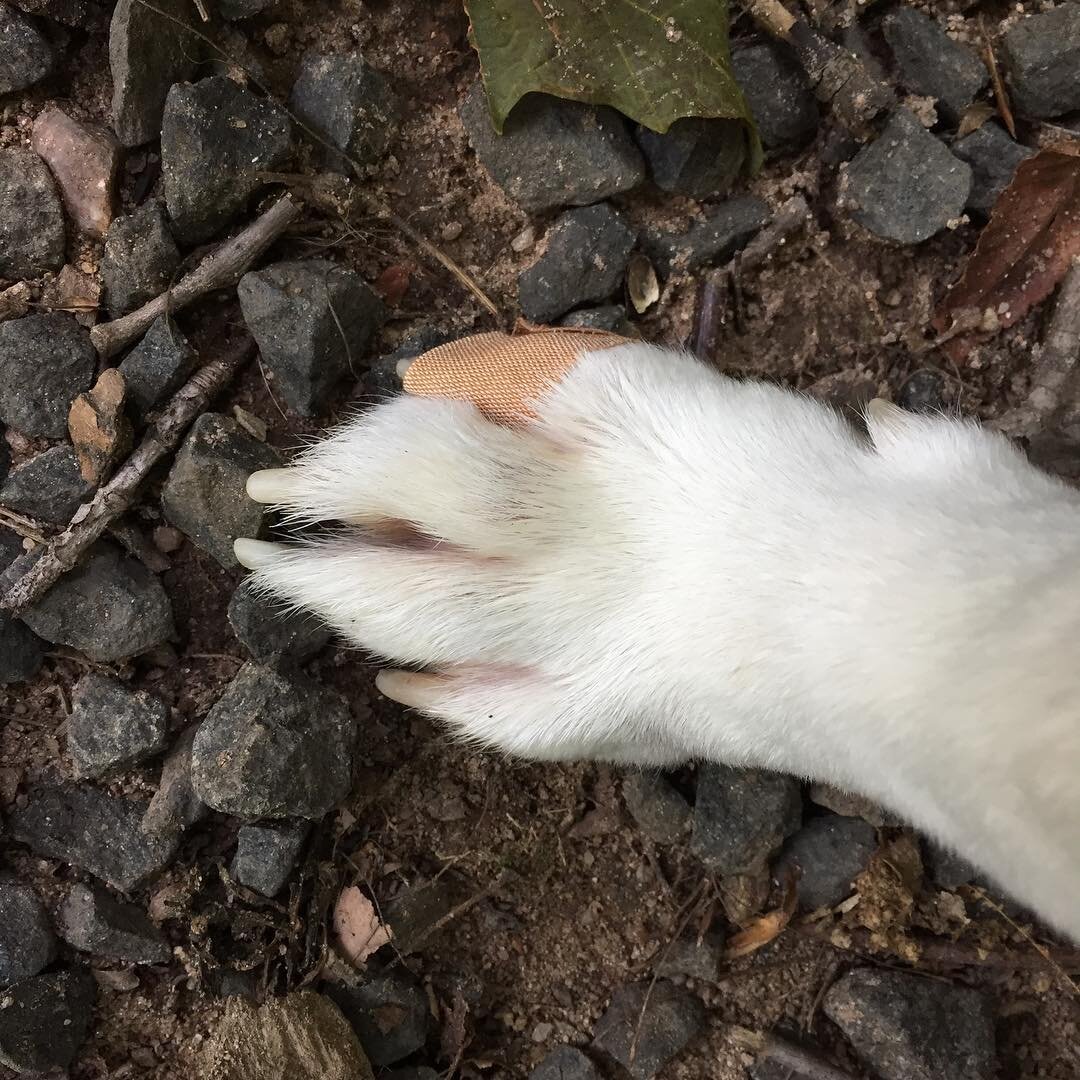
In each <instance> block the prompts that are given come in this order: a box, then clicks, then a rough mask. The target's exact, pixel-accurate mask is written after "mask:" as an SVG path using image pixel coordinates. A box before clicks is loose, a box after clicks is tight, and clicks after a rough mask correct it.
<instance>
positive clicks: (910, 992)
mask: <svg viewBox="0 0 1080 1080" xmlns="http://www.w3.org/2000/svg"><path fill="white" fill-rule="evenodd" d="M822 1009H823V1011H824V1012H825V1015H826V1016H827V1017H828V1018H829V1019H830V1020H831V1021H832V1022H833V1023H834V1024H836V1025H837V1027H839V1028H840V1030H841V1031H842V1032H843V1033H844V1035H845V1036H846V1037H847V1039H848V1041H849V1042H850V1043H851V1045H852V1047H853V1048H854V1050H855V1053H856V1054H857V1055H858V1057H859V1058H860V1059H861V1061H862V1062H863V1063H864V1064H865V1065H866V1066H867V1068H868V1069H869V1070H870V1071H871V1072H873V1073H874V1074H875V1075H877V1076H880V1077H881V1080H990V1078H991V1077H994V1076H996V1075H997V1068H996V1062H995V1048H994V1017H993V1011H992V1009H991V1007H990V1002H989V1001H988V1000H987V999H986V998H985V997H984V996H983V995H982V993H980V992H979V991H978V990H971V989H968V988H967V987H963V986H954V985H950V984H948V983H942V982H938V981H936V980H935V981H931V980H930V979H924V978H921V977H920V976H918V975H909V974H907V973H906V972H901V971H887V970H885V969H872V968H856V969H855V970H854V971H849V972H848V973H847V974H846V975H844V976H843V977H842V978H840V979H838V980H837V981H836V982H835V983H833V985H832V987H831V988H830V989H829V991H828V993H827V994H826V995H825V998H824V1001H823V1002H822Z"/></svg>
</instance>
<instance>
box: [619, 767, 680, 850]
mask: <svg viewBox="0 0 1080 1080" xmlns="http://www.w3.org/2000/svg"><path fill="white" fill-rule="evenodd" d="M622 793H623V800H624V801H625V802H626V809H627V810H629V811H630V816H631V817H632V818H633V819H634V821H636V822H637V825H638V828H639V829H641V831H642V832H643V833H645V835H646V836H648V837H649V838H650V839H652V840H655V841H656V842H657V843H658V844H674V843H675V842H676V841H677V840H679V838H680V837H681V836H682V835H683V833H684V832H686V826H687V824H688V823H689V821H690V807H689V805H688V804H687V802H686V800H685V799H684V798H683V797H682V796H681V795H680V794H679V793H678V791H676V790H675V787H674V785H673V784H672V783H671V781H669V780H667V779H666V778H665V777H663V776H661V775H660V774H659V773H652V772H639V773H631V774H630V775H629V776H627V777H626V778H625V779H624V780H623V783H622Z"/></svg>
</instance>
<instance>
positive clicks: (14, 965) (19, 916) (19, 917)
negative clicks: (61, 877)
mask: <svg viewBox="0 0 1080 1080" xmlns="http://www.w3.org/2000/svg"><path fill="white" fill-rule="evenodd" d="M55 959H56V937H55V936H54V935H53V931H52V925H51V924H50V922H49V916H48V915H47V914H46V912H45V907H44V905H43V904H42V902H41V901H40V900H39V899H38V895H37V893H36V892H34V890H33V889H31V888H30V886H29V885H22V884H20V883H19V882H16V881H8V880H3V879H0V990H2V989H3V988H4V987H5V986H11V985H12V983H17V982H21V981H22V980H23V979H29V978H30V977H31V976H33V975H37V974H38V973H39V972H40V971H42V970H43V969H45V968H46V967H48V966H49V964H51V963H52V962H53V960H55ZM2 998H3V994H2V993H0V999H2Z"/></svg>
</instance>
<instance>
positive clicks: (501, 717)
mask: <svg viewBox="0 0 1080 1080" xmlns="http://www.w3.org/2000/svg"><path fill="white" fill-rule="evenodd" d="M539 411H540V419H539V420H538V421H537V422H535V423H534V424H531V425H530V426H529V427H528V428H527V429H525V430H521V431H510V430H507V429H505V428H500V427H497V426H495V425H492V424H490V423H488V422H487V421H485V420H484V419H483V418H482V417H481V416H480V414H479V413H478V412H477V411H476V410H475V409H473V408H472V407H471V406H468V405H465V404H462V403H460V402H448V401H442V400H433V399H423V398H401V399H398V400H396V401H394V402H392V403H390V404H388V405H384V406H380V407H378V408H376V409H373V410H371V411H370V412H367V413H365V414H363V415H362V416H360V417H359V418H357V419H356V420H355V421H353V422H352V423H350V424H349V425H347V426H346V427H344V428H342V429H341V430H339V431H338V432H336V433H335V434H333V435H332V436H331V437H330V438H329V439H327V440H326V441H325V442H323V443H320V444H318V445H316V446H314V447H313V448H311V449H310V450H309V451H307V452H306V453H305V454H303V455H302V456H301V458H300V459H299V460H298V462H297V463H296V464H295V465H294V466H293V467H292V468H290V469H288V470H274V471H273V472H271V473H269V474H256V475H255V476H253V477H252V479H251V482H250V486H249V490H250V492H251V494H252V496H253V497H255V498H259V499H262V500H264V501H272V502H275V503H279V504H281V505H282V506H283V508H284V509H285V510H287V511H289V512H290V513H292V514H293V515H294V516H295V517H296V518H297V519H300V520H327V519H339V520H341V521H344V522H347V523H350V525H351V527H350V528H349V529H348V531H347V532H346V533H345V535H343V536H340V537H338V538H336V539H334V540H332V541H323V542H319V543H314V544H307V545H296V546H291V547H281V546H279V545H269V546H267V545H258V546H256V547H251V546H249V545H250V542H247V541H241V542H238V547H237V556H238V558H240V560H241V562H243V563H245V565H248V566H250V567H251V568H252V569H253V570H254V571H255V575H256V581H257V582H259V583H261V584H262V585H263V586H264V587H265V588H266V589H268V590H269V591H271V592H273V593H274V594H275V595H277V596H280V597H282V598H284V599H286V600H288V601H291V602H292V603H294V604H296V605H299V606H303V607H305V608H310V609H312V610H314V611H316V612H318V613H319V614H320V615H322V617H323V618H325V619H326V620H327V621H328V622H329V623H331V624H332V625H333V626H335V627H336V628H337V629H338V630H339V631H340V632H341V633H342V634H343V635H345V636H346V637H347V638H348V639H349V640H351V641H353V642H354V643H356V644H358V645H361V646H363V647H365V648H367V649H369V650H371V651H373V652H376V653H378V654H380V655H382V656H386V657H388V658H391V659H393V660H394V661H397V662H399V663H407V664H419V665H425V666H428V667H432V668H434V669H436V671H437V672H438V673H439V677H437V678H421V679H417V678H415V677H412V676H409V675H406V674H403V673H389V674H387V675H385V676H384V677H383V685H384V687H385V688H386V689H387V691H388V692H389V693H390V694H391V695H392V696H395V697H400V698H401V699H402V700H404V701H406V702H407V703H409V704H412V705H414V706H417V707H420V708H422V709H423V710H424V711H425V712H428V713H431V714H432V715H434V716H438V717H441V718H443V719H444V720H446V721H447V722H448V723H449V724H450V725H451V726H452V727H453V728H454V729H455V730H456V731H458V732H460V733H461V734H462V735H463V736H464V737H466V738H468V739H471V740H474V741H477V742H480V743H483V744H485V745H490V746H493V747H497V748H500V749H502V750H504V751H506V752H508V753H513V754H518V755H522V756H525V757H532V758H542V759H554V758H571V757H573V758H604V759H606V760H613V761H624V762H630V761H634V762H642V763H654V764H672V763H674V762H676V761H680V760H685V759H690V758H712V759H717V760H722V761H727V762H731V763H736V764H740V763H742V764H756V765H762V766H766V767H769V768H775V769H782V770H785V771H788V772H792V773H795V774H797V775H800V776H804V777H812V778H814V779H817V780H823V781H827V782H829V783H832V784H836V785H838V786H841V787H846V788H848V789H851V790H855V791H859V792H862V793H864V794H866V795H869V796H871V797H873V798H876V799H878V800H880V801H881V802H882V803H884V804H885V805H887V806H889V807H891V808H893V809H894V810H895V811H897V812H898V813H900V814H901V815H903V816H904V817H906V818H907V819H908V820H910V821H912V822H913V823H915V824H917V825H919V826H920V827H922V828H923V829H925V830H927V831H928V832H930V833H931V834H933V835H934V836H936V837H937V838H938V839H939V840H940V841H942V842H944V843H946V844H948V845H950V846H952V847H954V848H956V849H957V850H959V851H960V852H961V853H962V854H964V855H966V856H967V857H968V858H970V859H971V860H972V861H974V862H975V863H977V864H978V865H980V866H982V867H984V868H985V869H986V870H987V871H988V872H990V873H991V874H992V875H993V876H994V877H996V878H997V879H998V880H999V881H1000V882H1001V884H1002V885H1004V886H1005V887H1006V888H1007V889H1008V890H1010V891H1011V892H1012V893H1013V894H1014V895H1015V896H1017V897H1018V898H1019V899H1021V900H1023V901H1025V902H1027V903H1028V904H1030V905H1031V906H1032V907H1034V908H1035V909H1036V910H1037V911H1039V912H1040V913H1041V914H1042V915H1043V916H1044V917H1045V918H1046V919H1047V920H1048V921H1050V922H1051V923H1053V924H1054V925H1056V926H1057V927H1058V928H1059V929H1061V930H1064V931H1067V932H1068V933H1070V934H1072V935H1073V936H1074V937H1078V938H1080V907H1078V905H1077V904H1076V901H1075V897H1076V896H1078V895H1080V783H1078V782H1077V771H1078V766H1080V666H1078V665H1077V663H1076V659H1075V657H1074V653H1075V651H1076V649H1077V641H1078V640H1080V592H1078V588H1080V561H1078V555H1080V497H1078V495H1077V493H1076V492H1074V491H1072V490H1071V489H1069V488H1067V487H1066V486H1064V485H1063V484H1061V483H1060V482H1058V481H1057V480H1055V479H1053V478H1051V477H1048V476H1046V475H1044V474H1042V473H1040V472H1038V471H1037V470H1036V469H1034V468H1033V467H1032V466H1030V465H1029V464H1028V463H1027V462H1026V461H1025V460H1024V459H1023V458H1022V457H1021V455H1020V454H1019V453H1017V452H1016V451H1015V450H1014V449H1013V448H1012V447H1011V446H1010V445H1009V444H1008V443H1007V442H1006V441H1005V440H1003V439H1001V438H999V437H997V436H995V435H993V434H990V433H988V432H985V431H982V430H980V429H979V428H977V427H975V426H972V425H969V424H965V423H960V422H957V421H951V420H946V419H942V418H928V417H921V416H913V415H910V414H907V413H903V412H901V411H900V410H896V409H892V408H885V409H878V408H874V409H872V410H870V411H869V414H868V418H867V421H868V427H869V430H870V436H871V440H872V441H870V442H867V441H866V440H864V439H863V438H861V437H860V436H858V435H857V434H855V433H854V432H853V431H852V429H851V428H850V427H849V425H848V424H847V423H845V422H844V421H843V420H842V419H841V418H839V417H838V416H837V415H836V414H834V413H833V412H832V411H830V410H828V409H826V408H824V407H822V406H820V405H818V404H815V403H813V402H811V401H809V400H807V399H805V398H802V397H800V396H797V395H795V394H792V393H789V392H787V391H784V390H780V389H778V388H776V387H772V386H767V385H764V384H760V383H738V382H734V381H732V380H730V379H726V378H724V377H722V376H720V375H718V374H717V373H715V372H714V371H712V370H711V369H709V368H706V367H705V366H703V365H701V364H699V363H697V362H696V361H695V360H693V359H691V358H690V357H687V356H684V355H681V354H677V353H672V352H668V351H664V350H661V349H657V348H652V347H650V346H646V345H627V346H623V347H621V348H619V349H613V350H609V351H606V352H599V353H592V354H587V355H586V356H585V357H583V358H582V360H581V361H580V362H579V363H578V364H577V365H576V366H575V367H574V369H573V370H572V371H571V372H570V374H569V375H568V376H567V377H566V378H565V379H564V380H563V381H562V383H560V384H559V385H558V386H557V387H555V388H554V389H553V390H552V391H551V393H550V394H549V396H548V397H547V398H546V399H545V401H544V402H543V403H542V406H541V408H540V410H539ZM388 521H389V522H400V523H407V525H408V527H409V529H410V530H411V532H412V533H414V537H415V538H416V539H418V540H419V542H418V543H396V542H394V541H393V540H388V539H387V537H386V536H385V535H383V534H380V533H379V532H378V531H377V527H378V526H380V525H381V524H383V523H386V522H388ZM373 527H375V528H376V531H372V528H373Z"/></svg>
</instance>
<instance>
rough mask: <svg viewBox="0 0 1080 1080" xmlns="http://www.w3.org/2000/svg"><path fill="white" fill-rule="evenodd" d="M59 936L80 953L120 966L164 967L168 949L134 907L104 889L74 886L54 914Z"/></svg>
mask: <svg viewBox="0 0 1080 1080" xmlns="http://www.w3.org/2000/svg"><path fill="white" fill-rule="evenodd" d="M56 928H57V931H58V932H59V934H60V936H61V937H62V938H63V939H64V940H65V941H66V942H67V943H68V944H69V945H72V946H74V947H75V948H76V949H79V950H80V951H82V952H88V953H92V954H93V955H94V956H95V957H100V958H102V959H105V960H114V961H117V962H118V963H121V964H167V963H168V962H169V961H170V960H171V959H172V949H171V948H170V947H169V943H168V941H166V940H165V935H164V934H162V932H161V931H160V930H159V929H158V928H157V927H156V926H155V925H154V924H153V923H152V922H151V921H150V920H149V919H148V918H147V916H146V912H144V911H143V910H142V908H138V907H136V906H135V905H134V904H124V903H121V902H120V901H119V900H116V899H114V898H113V897H111V896H110V895H109V894H108V893H107V892H106V891H105V890H104V889H102V888H100V887H98V886H93V887H91V886H90V885H82V884H79V883H76V884H74V885H72V886H71V888H70V889H69V890H68V893H67V896H65V897H64V900H63V903H61V905H60V908H59V910H58V911H57V913H56Z"/></svg>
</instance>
